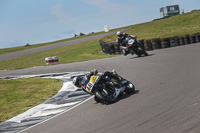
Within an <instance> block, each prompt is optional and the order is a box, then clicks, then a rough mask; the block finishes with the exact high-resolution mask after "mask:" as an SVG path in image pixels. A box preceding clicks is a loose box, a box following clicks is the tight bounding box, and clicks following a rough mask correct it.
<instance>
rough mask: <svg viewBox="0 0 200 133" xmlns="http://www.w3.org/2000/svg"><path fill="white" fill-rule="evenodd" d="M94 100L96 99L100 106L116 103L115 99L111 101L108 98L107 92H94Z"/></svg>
mask: <svg viewBox="0 0 200 133" xmlns="http://www.w3.org/2000/svg"><path fill="white" fill-rule="evenodd" d="M95 96H96V98H98V99H99V100H100V101H101V103H102V104H108V103H114V102H116V100H115V99H112V98H110V97H109V94H108V92H105V90H99V91H96V92H95Z"/></svg>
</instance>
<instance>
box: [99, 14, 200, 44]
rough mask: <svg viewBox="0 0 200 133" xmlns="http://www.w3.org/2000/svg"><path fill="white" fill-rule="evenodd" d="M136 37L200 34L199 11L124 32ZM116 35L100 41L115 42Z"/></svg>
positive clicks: (145, 24)
mask: <svg viewBox="0 0 200 133" xmlns="http://www.w3.org/2000/svg"><path fill="white" fill-rule="evenodd" d="M125 32H126V33H128V34H134V35H137V36H138V39H139V40H140V39H153V38H164V37H172V36H181V35H186V34H193V33H197V32H200V10H198V11H193V12H189V13H185V14H180V15H176V16H173V17H170V18H166V19H161V20H155V21H152V22H147V23H142V24H137V25H133V26H131V28H130V29H128V30H126V31H125ZM115 37H116V35H115V34H113V35H109V36H106V37H104V38H103V39H102V40H103V41H105V42H107V41H115Z"/></svg>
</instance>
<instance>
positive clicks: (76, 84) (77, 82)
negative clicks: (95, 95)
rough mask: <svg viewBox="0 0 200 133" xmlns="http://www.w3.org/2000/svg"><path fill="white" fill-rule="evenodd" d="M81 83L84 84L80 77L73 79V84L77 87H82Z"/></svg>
mask: <svg viewBox="0 0 200 133" xmlns="http://www.w3.org/2000/svg"><path fill="white" fill-rule="evenodd" d="M81 82H82V78H81V77H80V76H78V77H75V78H74V79H73V84H74V85H75V86H76V87H81Z"/></svg>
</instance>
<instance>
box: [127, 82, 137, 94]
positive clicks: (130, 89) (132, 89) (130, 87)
mask: <svg viewBox="0 0 200 133" xmlns="http://www.w3.org/2000/svg"><path fill="white" fill-rule="evenodd" d="M125 92H126V93H134V92H135V86H134V84H132V83H131V82H129V81H128V84H127V86H126V89H125Z"/></svg>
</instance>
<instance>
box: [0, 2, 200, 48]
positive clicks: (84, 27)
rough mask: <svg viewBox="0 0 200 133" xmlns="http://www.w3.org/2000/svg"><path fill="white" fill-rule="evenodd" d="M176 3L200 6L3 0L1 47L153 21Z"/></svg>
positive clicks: (63, 37) (189, 9)
mask: <svg viewBox="0 0 200 133" xmlns="http://www.w3.org/2000/svg"><path fill="white" fill-rule="evenodd" d="M174 4H179V7H180V9H184V11H185V12H189V11H191V10H194V9H200V1H199V0H0V48H8V47H16V46H22V45H25V44H26V43H30V44H37V43H43V42H50V41H55V40H60V39H65V38H70V37H73V36H74V34H79V33H80V32H82V33H85V34H88V33H91V32H99V31H103V30H104V26H105V25H108V26H109V28H110V29H113V28H119V27H123V26H128V25H133V24H138V23H143V22H147V21H151V20H153V19H156V18H160V12H159V9H160V8H161V7H164V6H167V5H174ZM134 34H136V35H137V33H134Z"/></svg>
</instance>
